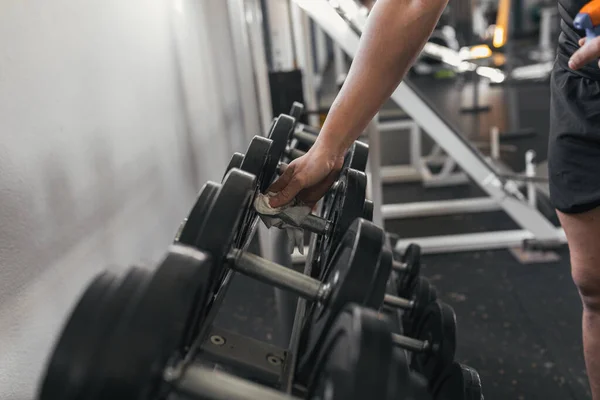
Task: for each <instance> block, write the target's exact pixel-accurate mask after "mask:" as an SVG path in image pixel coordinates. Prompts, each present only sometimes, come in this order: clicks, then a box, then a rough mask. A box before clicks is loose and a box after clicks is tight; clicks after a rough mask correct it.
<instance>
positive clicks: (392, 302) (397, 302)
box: [383, 294, 415, 310]
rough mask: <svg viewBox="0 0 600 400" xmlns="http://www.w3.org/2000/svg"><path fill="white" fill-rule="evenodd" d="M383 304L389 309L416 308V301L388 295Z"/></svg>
mask: <svg viewBox="0 0 600 400" xmlns="http://www.w3.org/2000/svg"><path fill="white" fill-rule="evenodd" d="M383 304H385V305H386V306H389V307H394V308H401V309H403V310H409V309H411V308H413V307H414V304H415V303H414V301H412V300H408V299H404V298H402V297H396V296H392V295H389V294H386V295H385V297H384V298H383Z"/></svg>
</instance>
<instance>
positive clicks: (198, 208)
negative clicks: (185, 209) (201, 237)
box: [175, 181, 220, 245]
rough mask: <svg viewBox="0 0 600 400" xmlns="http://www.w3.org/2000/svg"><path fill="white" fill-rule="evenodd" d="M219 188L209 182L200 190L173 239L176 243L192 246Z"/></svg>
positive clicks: (217, 185) (214, 183) (216, 184)
mask: <svg viewBox="0 0 600 400" xmlns="http://www.w3.org/2000/svg"><path fill="white" fill-rule="evenodd" d="M219 187H220V185H219V184H218V183H216V182H210V181H209V182H206V183H205V184H204V186H203V187H202V189H200V192H199V194H198V198H197V199H196V203H195V204H194V206H193V207H192V210H191V211H190V214H189V215H188V217H187V218H186V219H185V220H184V221H183V223H182V224H181V228H180V229H179V233H178V234H177V237H176V238H175V241H176V242H179V243H182V244H187V245H194V244H195V243H196V237H197V236H198V232H200V228H201V226H202V223H203V222H204V219H205V218H206V213H207V212H208V211H209V209H210V206H211V205H212V203H213V201H214V196H215V195H216V194H217V192H218V191H219Z"/></svg>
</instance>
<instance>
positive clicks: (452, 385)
mask: <svg viewBox="0 0 600 400" xmlns="http://www.w3.org/2000/svg"><path fill="white" fill-rule="evenodd" d="M432 393H433V398H434V399H435V400H483V390H482V387H481V378H480V377H479V374H478V373H477V371H476V370H475V369H473V368H471V367H469V366H467V365H464V364H461V363H458V362H456V361H455V362H454V363H452V364H451V365H450V366H449V367H448V368H447V369H446V370H445V371H444V372H443V374H442V376H441V378H440V379H438V381H437V382H436V383H435V386H434V388H433V390H432Z"/></svg>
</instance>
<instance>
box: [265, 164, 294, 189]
mask: <svg viewBox="0 0 600 400" xmlns="http://www.w3.org/2000/svg"><path fill="white" fill-rule="evenodd" d="M294 169H295V167H294V165H293V164H291V165H288V166H287V168H286V169H285V171H283V174H282V175H281V176H280V177H279V178H277V179H275V182H273V183H272V184H271V186H269V189H267V191H268V192H279V191H280V190H282V189H283V188H284V187H286V186H287V185H288V184H289V183H290V181H291V180H292V177H293V176H294Z"/></svg>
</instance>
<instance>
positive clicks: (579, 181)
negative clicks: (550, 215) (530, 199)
mask: <svg viewBox="0 0 600 400" xmlns="http://www.w3.org/2000/svg"><path fill="white" fill-rule="evenodd" d="M550 82H551V83H550V90H551V100H550V140H549V148H548V175H549V179H550V200H551V201H552V204H553V205H554V207H555V208H556V209H557V210H559V211H562V212H563V213H567V214H574V213H582V212H585V211H589V210H591V209H593V208H596V207H598V206H600V79H598V78H597V77H590V76H589V75H588V74H585V73H578V72H575V71H572V70H570V69H569V68H568V66H567V59H566V58H565V57H561V55H559V57H558V58H557V61H556V63H555V65H554V70H553V72H552V78H551V81H550Z"/></svg>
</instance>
